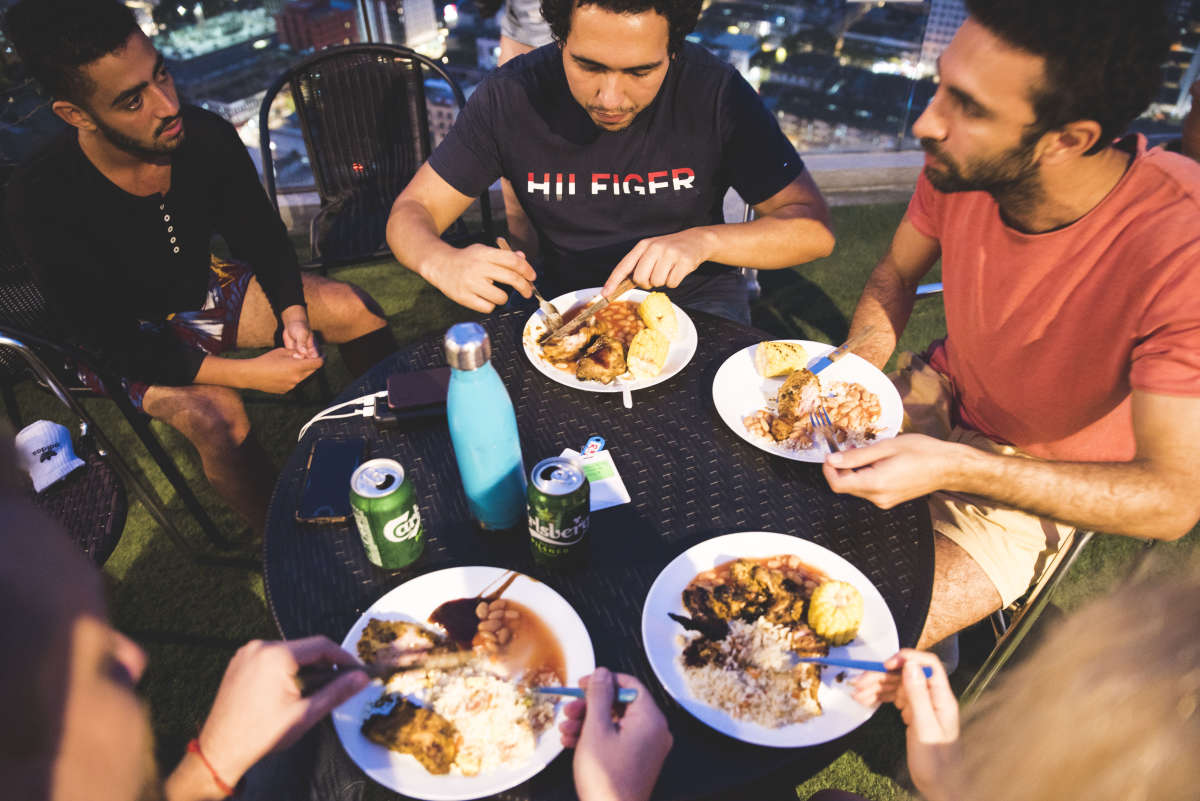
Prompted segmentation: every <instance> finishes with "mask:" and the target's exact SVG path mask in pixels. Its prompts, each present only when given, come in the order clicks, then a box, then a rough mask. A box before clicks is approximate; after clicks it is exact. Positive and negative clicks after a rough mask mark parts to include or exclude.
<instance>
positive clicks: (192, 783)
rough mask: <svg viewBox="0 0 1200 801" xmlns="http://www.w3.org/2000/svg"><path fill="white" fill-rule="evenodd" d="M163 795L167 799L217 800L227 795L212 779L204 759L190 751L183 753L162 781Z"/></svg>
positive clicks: (183, 800)
mask: <svg viewBox="0 0 1200 801" xmlns="http://www.w3.org/2000/svg"><path fill="white" fill-rule="evenodd" d="M222 781H224V780H222ZM163 795H164V796H165V798H166V799H167V801H219V799H225V798H228V797H229V796H228V795H227V794H226V793H225V792H224V791H223V790H222V789H221V788H220V787H219V786H218V785H217V784H216V782H214V781H213V777H212V773H211V772H210V771H209V769H208V766H207V765H205V764H204V761H203V760H202V759H200V757H199V756H198V755H196V754H193V753H191V752H185V753H184V755H183V759H181V760H179V764H178V765H176V766H175V770H173V771H171V773H170V775H169V776H167V778H166V780H165V781H164V782H163Z"/></svg>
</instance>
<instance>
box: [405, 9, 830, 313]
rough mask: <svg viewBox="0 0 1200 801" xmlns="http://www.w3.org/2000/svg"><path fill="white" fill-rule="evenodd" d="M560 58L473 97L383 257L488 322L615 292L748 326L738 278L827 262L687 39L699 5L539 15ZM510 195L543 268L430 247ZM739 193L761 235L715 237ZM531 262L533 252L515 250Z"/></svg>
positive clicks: (742, 107)
mask: <svg viewBox="0 0 1200 801" xmlns="http://www.w3.org/2000/svg"><path fill="white" fill-rule="evenodd" d="M542 12H543V14H544V15H545V16H546V19H547V21H549V23H550V26H551V30H552V31H553V33H554V37H555V40H556V41H555V43H554V44H550V45H547V46H545V47H543V48H540V49H538V50H535V51H533V52H532V53H529V54H527V55H524V56H521V57H519V58H516V59H513V60H512V61H511V62H509V63H507V64H505V65H504V66H503V67H502V68H500V69H499V70H497V71H496V72H495V73H493V74H492V75H491V76H489V77H488V78H487V79H486V80H485V81H484V82H483V83H482V84H480V85H479V88H478V89H477V90H476V91H475V93H474V95H473V96H472V97H471V100H470V102H469V103H468V104H467V106H466V108H465V109H464V110H463V113H462V114H461V115H460V116H459V118H458V121H457V122H456V123H455V125H454V128H453V129H452V130H451V131H450V133H449V134H448V135H447V136H446V139H445V140H444V141H443V142H442V144H441V145H440V146H439V147H438V148H437V150H436V151H435V152H434V153H433V156H432V157H431V158H430V159H429V162H428V163H426V164H425V165H424V166H422V167H421V169H420V170H419V171H418V173H417V174H416V176H415V177H414V178H413V180H412V182H411V183H409V185H408V186H407V187H406V188H405V189H404V191H403V192H402V193H401V194H400V197H399V198H397V200H396V203H395V205H394V206H393V208H392V215H391V218H390V219H389V221H388V235H387V239H388V244H389V245H390V246H391V248H392V252H393V253H395V254H396V258H397V259H398V260H399V261H400V263H401V264H403V265H405V266H406V267H408V268H410V269H412V270H414V271H415V272H417V273H418V274H420V275H421V276H422V277H424V278H425V279H426V280H427V281H429V282H430V283H432V284H433V285H434V286H436V287H437V288H438V289H440V290H441V291H442V292H444V293H445V294H446V295H447V296H448V297H449V298H451V299H452V300H454V301H456V302H458V303H461V304H462V305H464V306H468V307H470V308H472V309H476V310H479V311H485V312H487V311H491V310H492V309H493V308H494V307H495V306H496V305H498V304H501V303H504V302H505V300H506V299H507V287H512V288H513V289H516V290H517V291H518V292H519V293H520V294H521V295H523V296H525V297H529V296H530V295H531V282H532V281H533V280H534V279H535V278H537V279H539V283H540V284H541V286H542V288H543V289H544V290H545V294H547V295H552V294H553V293H558V292H563V291H569V290H572V289H580V288H583V287H589V286H597V285H600V284H603V285H604V288H605V291H606V292H611V291H612V290H613V289H614V288H615V287H616V285H617V284H618V283H619V282H620V281H621V280H622V279H623V278H625V277H626V276H632V278H633V280H634V282H635V283H636V284H638V285H639V286H642V287H645V288H650V287H668V288H670V290H669V292H670V294H671V295H672V297H673V299H674V300H675V301H676V302H677V303H679V304H680V305H682V306H685V307H688V308H694V309H699V310H701V311H709V312H713V313H716V314H720V315H722V316H725V317H729V318H732V319H738V320H742V321H746V322H748V321H749V306H748V301H747V295H746V290H745V287H744V286H743V284H742V281H741V277H740V274H739V273H738V272H737V270H736V267H754V268H758V269H777V268H782V267H789V266H791V265H795V264H801V263H804V262H807V261H810V260H812V259H816V258H820V257H822V256H826V255H828V254H829V253H830V251H831V250H832V249H833V244H834V240H833V234H832V232H831V231H830V227H829V211H828V208H827V207H826V205H825V201H824V199H823V198H822V197H821V193H820V191H819V190H818V189H817V187H816V185H815V184H814V183H813V181H812V178H811V176H810V175H809V174H808V172H807V171H806V170H805V168H804V163H803V162H802V161H801V160H800V157H799V156H797V155H796V151H795V149H794V148H793V147H792V146H791V144H790V143H789V142H788V141H787V139H786V138H784V136H783V134H782V133H781V132H780V130H779V126H778V125H777V124H776V123H775V121H774V119H772V117H771V115H770V114H769V113H768V112H767V110H766V109H765V108H764V107H763V105H762V103H761V101H760V100H759V98H758V96H757V95H756V94H755V92H754V90H753V89H752V88H751V87H750V86H749V85H748V84H747V83H746V82H745V81H744V80H743V79H742V78H741V76H740V75H738V73H737V72H736V71H735V70H734V69H733V68H732V67H730V66H729V65H727V64H725V63H724V62H722V61H720V60H718V59H717V58H715V57H714V56H712V55H710V54H709V53H708V52H707V51H706V50H704V49H703V48H701V47H699V46H697V45H693V44H690V43H687V42H685V41H684V36H686V34H687V33H688V32H689V31H690V30H691V29H692V28H693V27H694V26H695V23H696V19H697V17H698V15H699V2H697V0H665V1H664V0H656V2H654V3H651V2H648V0H633V1H632V2H630V0H596V1H595V2H591V1H590V0H585V2H580V0H543V4H542ZM500 177H504V178H507V179H508V180H509V181H511V182H512V184H513V188H514V190H515V191H516V194H517V197H518V199H519V200H520V202H521V206H522V208H523V210H524V212H525V214H526V215H527V216H528V218H529V220H530V221H531V222H532V224H533V228H534V229H535V230H536V231H537V233H538V240H539V241H538V243H537V246H538V249H539V250H540V251H541V255H542V259H543V266H542V269H541V275H538V274H536V273H535V272H534V269H533V267H532V266H531V265H530V263H529V261H528V260H527V259H526V257H525V253H523V252H520V251H518V252H516V253H508V252H505V251H502V250H499V249H497V248H492V247H488V246H486V245H471V246H470V247H467V248H463V249H458V248H454V247H452V246H450V245H448V244H446V243H445V242H443V241H442V240H441V239H440V238H439V234H440V233H441V232H442V231H444V230H445V229H446V227H447V226H448V225H449V224H450V223H451V222H453V221H454V220H455V219H456V218H457V217H458V216H459V215H460V214H462V212H463V211H465V210H466V208H467V207H468V206H469V205H470V203H471V201H472V200H473V198H474V196H476V195H478V194H479V193H480V192H482V191H483V190H484V189H486V188H487V187H489V186H490V185H491V184H492V183H493V182H494V181H495V180H496V179H497V178H500ZM731 186H732V187H733V188H735V189H736V190H737V191H738V193H739V194H740V195H741V196H742V197H743V198H745V199H746V201H747V202H749V203H750V204H751V205H752V206H753V207H754V209H755V211H756V213H757V219H755V220H754V221H753V222H749V223H743V224H733V225H727V224H724V219H723V215H722V202H723V199H724V196H725V192H726V190H727V189H728V188H729V187H731ZM525 250H526V251H532V250H533V248H532V247H529V246H527V247H525Z"/></svg>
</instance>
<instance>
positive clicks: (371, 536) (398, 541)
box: [350, 459, 425, 570]
mask: <svg viewBox="0 0 1200 801" xmlns="http://www.w3.org/2000/svg"><path fill="white" fill-rule="evenodd" d="M350 506H351V508H353V509H354V522H355V523H357V524H358V534H359V536H360V537H362V542H363V549H364V550H365V551H366V552H367V558H368V559H370V560H371V563H372V564H375V565H379V566H380V567H382V568H385V569H387V570H396V569H398V568H401V567H407V566H408V565H410V564H412V563H413V562H415V561H416V559H417V557H418V556H420V555H421V551H422V550H424V548H425V530H424V529H423V528H422V527H421V510H420V509H418V508H417V498H416V492H415V491H414V490H413V485H412V482H411V481H405V480H404V468H403V467H401V466H400V463H399V462H397V461H395V460H394V459H372V460H370V461H369V462H364V463H363V464H362V465H360V466H359V468H358V469H357V470H355V471H354V474H353V475H352V476H350Z"/></svg>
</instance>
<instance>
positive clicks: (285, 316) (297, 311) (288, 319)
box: [279, 303, 308, 325]
mask: <svg viewBox="0 0 1200 801" xmlns="http://www.w3.org/2000/svg"><path fill="white" fill-rule="evenodd" d="M279 319H280V321H281V322H282V323H283V324H284V325H290V324H291V323H295V322H303V323H307V322H308V309H307V308H305V307H304V306H303V305H302V304H299V303H297V304H295V305H294V306H288V307H287V308H286V309H284V310H283V311H281V312H280V313H279Z"/></svg>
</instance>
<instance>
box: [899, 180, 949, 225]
mask: <svg viewBox="0 0 1200 801" xmlns="http://www.w3.org/2000/svg"><path fill="white" fill-rule="evenodd" d="M940 211H941V203H940V202H939V195H938V192H937V190H935V189H934V188H933V184H931V183H929V179H928V178H926V177H925V172H924V170H922V171H921V174H920V175H919V176H918V177H917V188H916V191H914V192H913V196H912V199H911V200H910V201H908V211H907V212H905V217H906V218H907V219H908V221H909V222H910V223H912V226H913V228H916V229H917V230H918V231H920V232H921V233H922V234H924V235H925V236H927V237H929V238H930V239H937V240H940V239H941V238H942V237H941V228H942V226H941V220H940Z"/></svg>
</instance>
